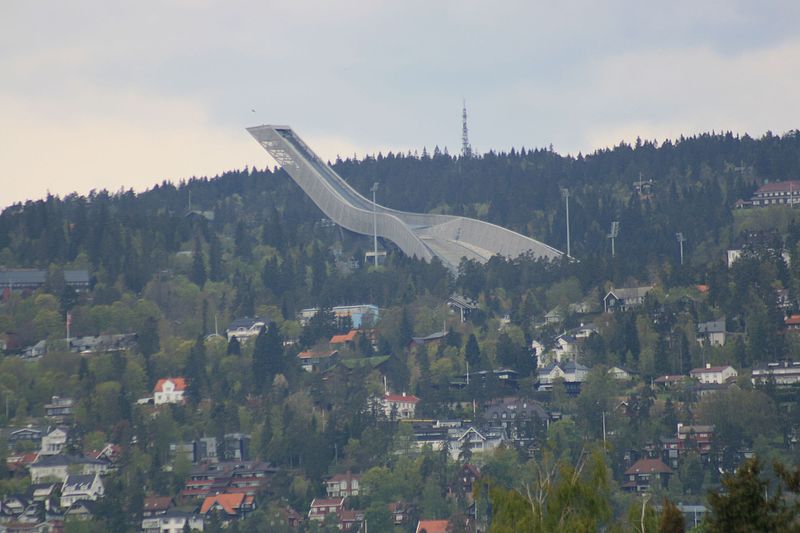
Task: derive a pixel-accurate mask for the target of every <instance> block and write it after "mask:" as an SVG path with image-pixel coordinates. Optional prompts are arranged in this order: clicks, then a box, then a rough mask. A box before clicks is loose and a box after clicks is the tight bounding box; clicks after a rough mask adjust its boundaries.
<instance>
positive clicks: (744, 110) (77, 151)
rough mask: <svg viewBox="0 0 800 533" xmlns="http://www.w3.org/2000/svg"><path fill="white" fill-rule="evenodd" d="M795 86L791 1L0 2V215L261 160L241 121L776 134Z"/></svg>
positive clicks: (798, 29)
mask: <svg viewBox="0 0 800 533" xmlns="http://www.w3.org/2000/svg"><path fill="white" fill-rule="evenodd" d="M556 4H557V5H556ZM644 4H651V5H656V4H657V7H645V5H644ZM798 89H800V3H799V2H797V1H794V0H791V1H785V2H753V1H742V2H737V1H734V0H730V1H719V2H714V1H701V2H698V1H696V0H694V1H690V2H681V1H673V2H658V3H656V2H641V1H637V2H594V1H588V0H587V1H579V2H531V1H530V0H528V1H525V0H521V1H506V2H500V1H494V2H489V1H481V2H473V1H468V0H454V1H449V2H436V1H434V0H426V1H415V0H404V1H396V0H395V1H392V2H380V1H377V0H363V1H353V0H340V1H336V2H331V1H329V0H328V1H320V2H302V1H298V0H281V1H271V0H263V1H259V2H246V1H240V0H225V1H213V0H171V1H166V0H162V1H159V2H121V1H113V0H83V1H81V0H72V1H69V2H59V1H56V2H53V1H39V0H2V1H0V183H1V184H2V187H0V207H3V206H6V205H9V204H11V203H13V202H17V201H22V200H25V199H29V198H32V199H35V198H40V197H42V196H44V195H45V194H46V193H47V191H50V192H51V193H53V194H60V195H63V194H66V193H69V192H73V191H77V192H79V193H86V192H88V191H89V190H91V189H93V188H96V189H101V188H106V189H110V190H112V191H116V190H119V189H120V188H131V187H132V188H134V189H135V190H144V189H146V188H149V187H151V186H152V185H153V184H155V183H158V182H160V181H162V180H164V179H170V180H174V181H177V180H180V179H183V178H188V177H191V176H193V175H214V174H216V173H218V172H222V171H224V170H229V169H235V168H243V167H244V166H245V165H251V166H252V165H256V166H258V167H263V166H265V165H267V164H268V163H269V164H272V162H271V161H268V158H267V155H266V153H265V152H264V151H263V150H262V149H261V148H260V147H259V146H258V144H257V143H256V142H255V141H254V140H252V138H250V136H249V135H248V134H247V133H246V132H245V130H244V128H245V127H247V126H251V125H255V124H263V123H272V124H288V125H290V126H292V127H293V128H294V129H295V131H297V132H298V134H299V135H300V136H301V137H303V138H304V139H305V140H306V141H307V142H308V143H309V144H310V146H311V147H312V148H313V149H315V150H316V151H317V152H318V153H320V154H321V155H322V156H323V157H326V158H329V159H332V158H335V157H336V155H337V154H341V155H342V156H345V155H352V154H353V153H357V154H358V155H359V156H361V155H363V154H365V153H375V152H377V151H378V150H382V151H384V152H385V151H387V150H394V151H397V150H403V151H405V150H408V149H412V150H413V149H419V150H421V149H422V147H423V146H427V147H428V148H429V149H432V148H433V147H434V146H435V145H439V146H440V147H444V146H447V147H448V148H449V150H450V151H451V152H457V151H458V150H459V148H460V143H461V105H462V99H465V100H466V102H467V109H468V112H469V127H470V138H471V141H472V144H473V145H474V147H475V148H476V149H477V150H478V151H487V150H489V149H497V150H507V149H508V148H510V147H512V146H514V147H520V146H525V147H541V146H548V145H550V144H552V145H553V146H554V148H555V149H556V150H557V151H559V152H562V153H577V152H578V151H583V152H584V153H585V152H587V151H592V150H595V149H597V148H601V147H606V146H612V145H614V144H617V143H618V142H619V141H620V140H623V139H624V140H634V139H635V138H636V137H637V136H641V137H642V138H648V139H658V140H663V139H664V138H674V137H676V136H678V135H681V134H693V133H697V132H703V131H711V130H716V131H720V130H732V131H734V132H738V133H745V132H747V133H750V134H751V135H755V136H758V135H761V134H763V133H764V132H765V131H767V130H771V131H773V132H775V133H783V132H785V131H787V130H789V129H795V128H798V127H800V96H799V95H800V91H798ZM253 110H255V112H253Z"/></svg>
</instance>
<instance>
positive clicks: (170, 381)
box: [153, 378, 186, 405]
mask: <svg viewBox="0 0 800 533" xmlns="http://www.w3.org/2000/svg"><path fill="white" fill-rule="evenodd" d="M185 392H186V380H185V379H183V378H165V379H159V380H158V383H156V386H155V388H154V389H153V403H154V404H155V405H162V404H165V403H183V394H184V393H185Z"/></svg>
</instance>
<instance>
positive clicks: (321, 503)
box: [308, 498, 344, 522]
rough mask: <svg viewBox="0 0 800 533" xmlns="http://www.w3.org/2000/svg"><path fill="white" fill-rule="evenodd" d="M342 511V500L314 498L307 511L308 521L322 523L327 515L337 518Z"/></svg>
mask: <svg viewBox="0 0 800 533" xmlns="http://www.w3.org/2000/svg"><path fill="white" fill-rule="evenodd" d="M342 509H344V498H329V499H325V498H314V499H313V500H311V508H310V509H309V511H308V519H309V520H316V521H318V522H322V521H323V520H325V517H326V516H328V515H329V514H333V515H336V516H337V517H338V516H339V513H341V511H342Z"/></svg>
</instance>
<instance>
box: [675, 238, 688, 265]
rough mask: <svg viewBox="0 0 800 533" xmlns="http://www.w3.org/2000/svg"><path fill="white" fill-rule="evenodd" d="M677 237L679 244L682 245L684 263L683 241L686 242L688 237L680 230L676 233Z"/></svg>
mask: <svg viewBox="0 0 800 533" xmlns="http://www.w3.org/2000/svg"><path fill="white" fill-rule="evenodd" d="M675 238H676V239H678V245H679V246H680V247H681V265H683V243H684V242H686V237H684V236H683V232H681V231H679V232H678V233H676V234H675Z"/></svg>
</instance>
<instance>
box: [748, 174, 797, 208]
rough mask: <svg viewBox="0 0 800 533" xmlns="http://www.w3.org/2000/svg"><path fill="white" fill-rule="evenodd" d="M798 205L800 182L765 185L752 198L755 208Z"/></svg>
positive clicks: (778, 182)
mask: <svg viewBox="0 0 800 533" xmlns="http://www.w3.org/2000/svg"><path fill="white" fill-rule="evenodd" d="M797 203H800V181H797V180H789V181H776V182H774V183H765V184H764V185H762V186H761V187H759V188H758V189H757V190H756V192H755V193H753V197H752V198H750V205H752V206H753V207H766V206H770V205H782V204H783V205H791V206H792V207H794V205H795V204H797Z"/></svg>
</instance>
